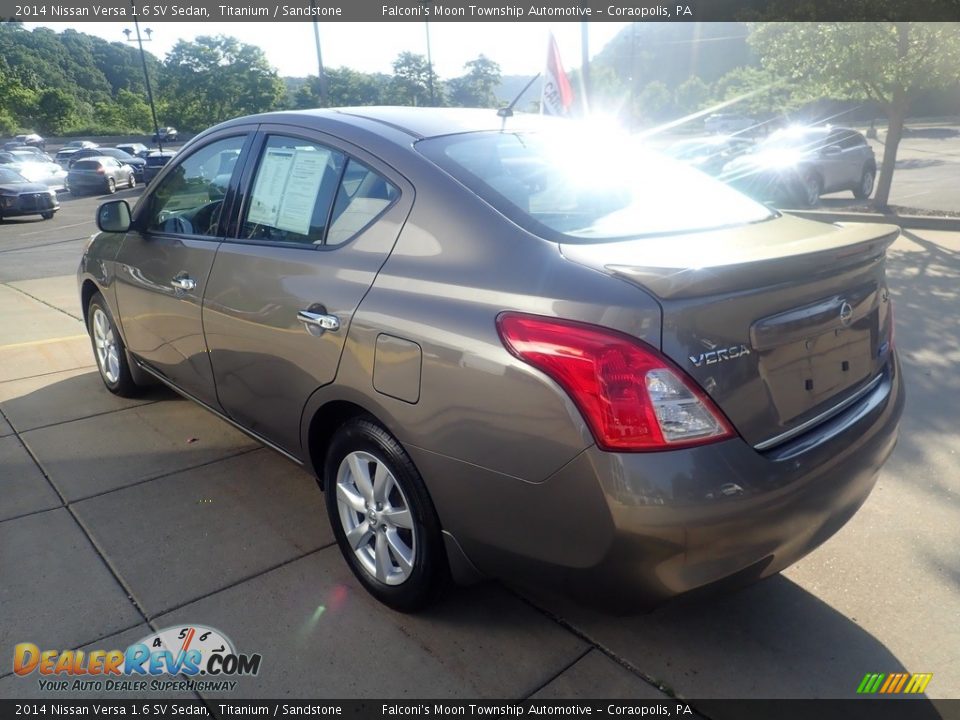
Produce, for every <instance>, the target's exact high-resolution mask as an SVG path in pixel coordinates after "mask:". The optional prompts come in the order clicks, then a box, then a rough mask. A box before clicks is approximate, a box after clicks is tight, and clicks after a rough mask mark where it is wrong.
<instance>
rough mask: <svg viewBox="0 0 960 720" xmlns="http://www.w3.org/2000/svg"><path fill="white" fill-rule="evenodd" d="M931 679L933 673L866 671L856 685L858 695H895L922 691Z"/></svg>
mask: <svg viewBox="0 0 960 720" xmlns="http://www.w3.org/2000/svg"><path fill="white" fill-rule="evenodd" d="M932 679H933V673H913V674H912V675H911V674H910V673H890V674H889V675H887V674H886V673H867V674H866V675H864V676H863V680H861V681H860V685H858V686H857V694H858V695H872V694H874V693H880V694H882V695H895V694H897V693H901V692H903V693H914V694H918V693H922V692H924V691H925V690H926V689H927V685H929V684H930V681H931V680H932Z"/></svg>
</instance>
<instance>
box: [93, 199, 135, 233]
mask: <svg viewBox="0 0 960 720" xmlns="http://www.w3.org/2000/svg"><path fill="white" fill-rule="evenodd" d="M97 227H98V228H100V230H102V231H103V232H114V233H123V232H127V231H128V230H129V229H130V206H129V205H127V201H126V200H111V201H110V202H105V203H104V204H103V205H101V206H100V207H99V208H98V209H97Z"/></svg>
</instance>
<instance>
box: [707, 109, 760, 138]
mask: <svg viewBox="0 0 960 720" xmlns="http://www.w3.org/2000/svg"><path fill="white" fill-rule="evenodd" d="M756 126H757V121H756V120H755V119H754V118H752V117H747V116H746V115H737V114H736V113H714V114H713V115H709V116H707V118H706V119H705V120H704V121H703V129H704V130H706V131H707V132H708V133H716V134H720V135H730V134H732V133H739V132H743V131H745V130H750V129H751V128H754V127H756Z"/></svg>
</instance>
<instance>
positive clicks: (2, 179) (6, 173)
mask: <svg viewBox="0 0 960 720" xmlns="http://www.w3.org/2000/svg"><path fill="white" fill-rule="evenodd" d="M25 182H28V181H27V179H26V178H25V177H23V175H20V174H19V173H15V172H14V171H13V170H10V169H9V168H0V183H25Z"/></svg>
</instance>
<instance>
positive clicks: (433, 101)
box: [423, 22, 437, 106]
mask: <svg viewBox="0 0 960 720" xmlns="http://www.w3.org/2000/svg"><path fill="white" fill-rule="evenodd" d="M423 25H424V28H426V31H427V83H428V84H429V86H430V105H431V106H436V104H437V100H436V98H435V97H434V95H433V55H432V54H431V53H430V23H429V22H424V23H423Z"/></svg>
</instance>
